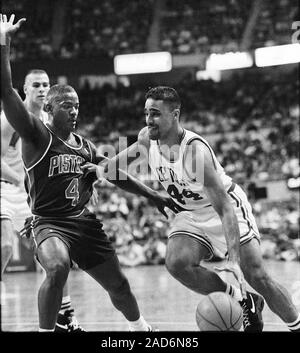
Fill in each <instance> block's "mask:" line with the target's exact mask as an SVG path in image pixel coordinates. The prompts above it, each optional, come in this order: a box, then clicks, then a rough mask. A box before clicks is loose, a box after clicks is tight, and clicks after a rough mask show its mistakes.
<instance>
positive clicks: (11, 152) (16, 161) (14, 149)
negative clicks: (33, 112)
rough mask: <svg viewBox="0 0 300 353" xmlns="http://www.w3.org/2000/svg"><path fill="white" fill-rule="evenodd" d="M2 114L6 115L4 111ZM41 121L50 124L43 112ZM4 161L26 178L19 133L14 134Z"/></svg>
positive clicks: (3, 179) (3, 158)
mask: <svg viewBox="0 0 300 353" xmlns="http://www.w3.org/2000/svg"><path fill="white" fill-rule="evenodd" d="M2 114H3V115H4V112H3V111H2V112H1V115H2ZM1 118H2V117H1ZM40 119H41V121H42V122H43V123H44V124H46V123H47V122H48V114H47V113H46V112H42V115H41V117H40ZM2 160H3V161H4V162H5V163H6V164H7V165H8V166H9V167H10V168H12V169H13V170H14V171H15V172H16V173H17V174H19V175H21V176H23V177H24V176H25V172H24V164H23V160H22V148H21V139H20V137H19V136H18V134H17V132H14V133H13V134H12V136H11V139H10V143H9V146H8V149H7V151H6V153H5V155H4V156H3V157H2ZM1 180H2V181H5V178H3V177H1Z"/></svg>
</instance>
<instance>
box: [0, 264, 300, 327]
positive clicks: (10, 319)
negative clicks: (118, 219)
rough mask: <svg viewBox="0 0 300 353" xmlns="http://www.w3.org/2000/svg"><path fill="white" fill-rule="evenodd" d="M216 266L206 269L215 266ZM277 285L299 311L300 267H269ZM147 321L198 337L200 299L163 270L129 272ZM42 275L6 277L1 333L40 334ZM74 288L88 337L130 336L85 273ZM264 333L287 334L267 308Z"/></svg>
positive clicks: (76, 275)
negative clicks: (107, 333)
mask: <svg viewBox="0 0 300 353" xmlns="http://www.w3.org/2000/svg"><path fill="white" fill-rule="evenodd" d="M215 265H220V263H217V264H213V263H210V264H205V266H208V267H210V266H215ZM266 268H267V269H268V272H269V273H270V274H271V275H272V277H273V278H274V279H276V280H277V281H279V282H280V283H281V284H282V285H284V286H285V287H286V288H287V289H288V290H289V292H290V293H291V294H292V296H293V298H294V301H295V303H296V305H297V308H298V309H299V311H300V264H299V263H298V262H277V261H266ZM124 272H125V274H126V276H127V278H128V279H129V282H130V285H131V288H132V290H133V292H134V294H135V296H136V298H137V300H138V303H139V306H140V309H141V312H142V314H143V316H144V317H145V319H146V320H147V321H148V322H149V323H151V324H152V325H153V326H154V327H156V328H158V329H159V330H160V331H197V325H196V322H195V310H196V307H197V304H198V302H199V300H200V299H201V297H202V296H201V295H199V294H197V293H194V292H192V291H190V290H188V289H187V288H185V287H184V286H183V285H181V284H180V283H179V282H177V281H176V280H174V279H173V278H172V277H171V276H170V275H169V274H168V272H167V271H166V269H165V268H164V266H142V267H136V268H124ZM43 277H44V275H43V273H35V272H27V273H24V272H23V273H7V274H5V275H4V282H5V284H6V295H5V297H4V298H2V299H3V300H2V312H1V331H2V332H9V331H10V332H22V331H27V332H28V331H37V330H38V312H37V292H38V288H39V285H40V284H41V282H42V280H43ZM69 286H70V294H71V299H72V303H73V305H74V307H75V313H76V316H77V319H78V321H79V322H80V324H81V325H82V326H83V327H84V328H85V330H87V331H96V332H97V331H98V332H100V331H127V330H128V329H127V324H126V322H125V320H124V319H123V316H122V314H120V313H119V312H117V311H116V310H115V309H114V308H113V306H112V304H111V302H110V300H109V297H108V295H107V294H106V292H105V291H104V290H103V289H102V287H100V286H99V285H98V284H97V283H96V282H95V281H94V280H93V279H92V278H90V277H89V276H88V275H87V274H86V273H84V272H82V271H77V270H76V271H71V273H70V276H69ZM263 318H264V321H265V328H264V330H265V331H276V332H277V331H288V330H287V328H286V326H285V325H284V323H283V322H282V321H281V320H280V319H279V318H278V317H277V316H276V315H275V314H273V313H272V312H271V311H270V309H269V308H268V307H267V306H265V309H264V311H263Z"/></svg>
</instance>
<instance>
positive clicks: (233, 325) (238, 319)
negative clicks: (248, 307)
mask: <svg viewBox="0 0 300 353" xmlns="http://www.w3.org/2000/svg"><path fill="white" fill-rule="evenodd" d="M242 316H243V311H242V310H241V312H240V315H239V317H238V318H237V320H236V321H235V322H234V323H233V324H232V325H231V327H230V328H232V327H234V328H235V325H236V323H237V322H239V321H240V318H241V317H242Z"/></svg>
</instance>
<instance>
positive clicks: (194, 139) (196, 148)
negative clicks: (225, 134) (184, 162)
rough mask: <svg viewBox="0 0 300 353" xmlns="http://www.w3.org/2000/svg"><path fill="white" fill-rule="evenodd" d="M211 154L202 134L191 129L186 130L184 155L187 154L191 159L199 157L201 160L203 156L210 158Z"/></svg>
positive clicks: (210, 149)
mask: <svg viewBox="0 0 300 353" xmlns="http://www.w3.org/2000/svg"><path fill="white" fill-rule="evenodd" d="M211 154H212V148H211V146H210V145H209V143H208V142H207V141H206V140H205V139H204V138H203V137H202V136H200V135H199V134H196V133H194V132H192V131H187V136H186V148H185V157H186V156H187V155H188V156H189V158H193V159H194V158H197V159H199V158H200V157H201V160H202V159H203V158H205V160H207V159H208V160H211ZM185 159H186V158H185Z"/></svg>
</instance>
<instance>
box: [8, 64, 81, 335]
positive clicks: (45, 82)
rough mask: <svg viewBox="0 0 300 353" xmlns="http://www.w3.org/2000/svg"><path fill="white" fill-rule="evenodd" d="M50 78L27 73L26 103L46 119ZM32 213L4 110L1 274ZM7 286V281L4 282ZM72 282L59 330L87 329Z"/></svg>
mask: <svg viewBox="0 0 300 353" xmlns="http://www.w3.org/2000/svg"><path fill="white" fill-rule="evenodd" d="M49 89H50V82H49V77H48V75H47V73H46V72H45V71H44V70H31V71H30V72H29V73H28V74H27V75H26V77H25V82H24V93H25V100H24V104H25V106H26V108H27V109H28V110H29V111H30V112H31V113H33V114H34V115H35V116H37V117H39V118H40V119H41V120H42V121H43V122H44V123H46V122H47V121H48V114H47V113H46V112H45V111H44V110H43V106H44V101H45V98H46V95H47V92H48V91H49ZM29 216H30V209H29V206H28V204H27V194H26V192H25V189H24V169H23V161H22V157H21V139H20V138H19V136H18V134H17V133H16V132H15V131H14V130H13V128H12V127H11V125H10V124H9V123H8V121H7V119H6V117H5V115H4V112H1V234H2V235H1V250H2V256H1V277H2V275H3V273H4V270H5V268H6V266H7V264H8V262H9V259H10V258H11V255H12V239H13V236H14V233H15V232H18V231H20V230H21V228H22V227H23V225H24V220H25V219H26V218H27V217H29ZM2 286H3V284H2ZM73 313H74V309H73V308H72V307H71V298H70V295H69V293H68V282H67V283H66V285H65V287H64V292H63V299H62V305H61V309H60V312H59V315H58V319H57V324H56V328H55V329H56V331H58V332H74V331H76V332H77V331H83V329H82V328H81V326H80V325H78V322H77V320H76V317H75V316H74V314H73Z"/></svg>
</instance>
